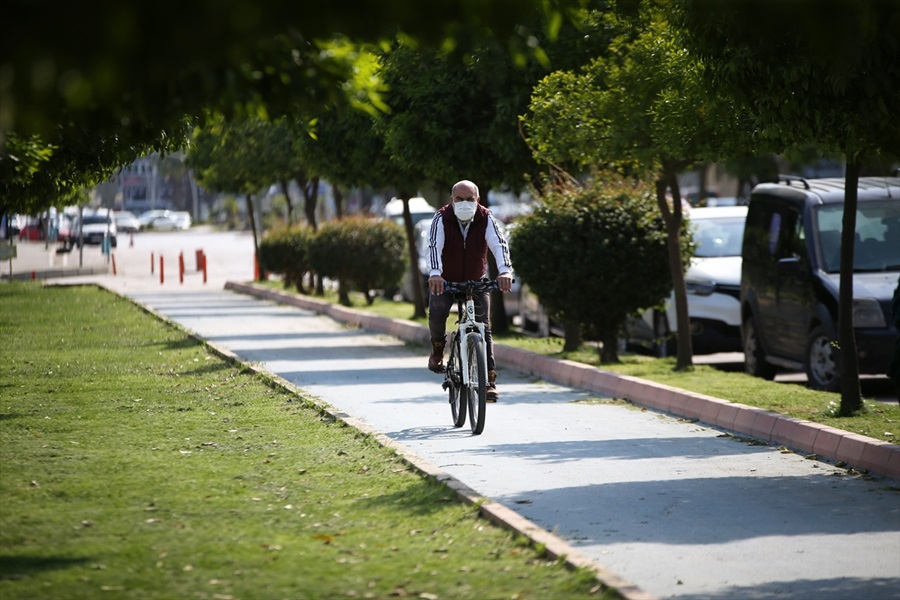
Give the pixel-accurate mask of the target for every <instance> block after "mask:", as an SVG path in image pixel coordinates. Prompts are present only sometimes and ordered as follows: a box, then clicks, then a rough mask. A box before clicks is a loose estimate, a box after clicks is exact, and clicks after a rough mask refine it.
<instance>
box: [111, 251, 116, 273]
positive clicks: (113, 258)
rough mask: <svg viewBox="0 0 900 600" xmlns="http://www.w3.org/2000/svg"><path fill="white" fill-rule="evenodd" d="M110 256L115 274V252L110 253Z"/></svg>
mask: <svg viewBox="0 0 900 600" xmlns="http://www.w3.org/2000/svg"><path fill="white" fill-rule="evenodd" d="M110 258H112V265H113V275H115V274H116V255H115V254H111V255H110Z"/></svg>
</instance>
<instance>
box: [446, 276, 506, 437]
mask: <svg viewBox="0 0 900 600" xmlns="http://www.w3.org/2000/svg"><path fill="white" fill-rule="evenodd" d="M444 289H445V290H446V291H448V292H451V293H452V294H454V300H456V303H457V305H456V312H457V321H456V323H457V330H456V331H453V332H451V334H450V357H449V358H448V360H447V369H446V372H445V374H444V383H443V388H444V389H445V390H448V392H449V396H450V412H451V414H452V416H453V426H454V427H462V426H463V425H465V424H466V407H467V408H468V413H469V426H470V427H471V428H472V433H473V434H475V435H478V434H480V433H481V432H482V431H484V421H485V406H486V402H487V400H486V398H487V345H486V344H485V339H484V323H479V322H477V321H476V320H475V300H474V299H473V297H472V296H473V294H475V293H476V292H489V291H493V290H496V289H499V287H498V285H497V280H496V279H494V280H488V279H484V280H481V281H462V282H457V283H451V282H449V281H448V282H446V283H445V284H444ZM463 394H465V406H464V405H463Z"/></svg>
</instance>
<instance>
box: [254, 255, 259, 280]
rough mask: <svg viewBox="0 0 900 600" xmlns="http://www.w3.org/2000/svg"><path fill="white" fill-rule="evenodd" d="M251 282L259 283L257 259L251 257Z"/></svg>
mask: <svg viewBox="0 0 900 600" xmlns="http://www.w3.org/2000/svg"><path fill="white" fill-rule="evenodd" d="M253 281H259V259H258V258H257V257H256V255H255V254H254V255H253Z"/></svg>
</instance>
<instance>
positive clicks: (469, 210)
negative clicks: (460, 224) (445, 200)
mask: <svg viewBox="0 0 900 600" xmlns="http://www.w3.org/2000/svg"><path fill="white" fill-rule="evenodd" d="M477 205H478V203H477V202H476V201H474V200H473V201H471V202H454V203H453V214H455V215H456V218H457V219H459V220H460V221H471V220H472V217H474V216H475V207H476V206H477Z"/></svg>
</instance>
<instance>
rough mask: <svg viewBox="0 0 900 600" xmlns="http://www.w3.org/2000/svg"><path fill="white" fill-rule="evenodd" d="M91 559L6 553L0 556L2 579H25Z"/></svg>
mask: <svg viewBox="0 0 900 600" xmlns="http://www.w3.org/2000/svg"><path fill="white" fill-rule="evenodd" d="M90 561H91V559H90V558H85V557H81V558H69V557H63V556H28V555H17V554H13V555H10V554H4V555H2V556H0V579H23V578H25V577H28V576H29V575H34V574H39V573H43V572H45V571H55V570H58V569H68V568H71V567H77V566H79V565H83V564H85V563H88V562H90Z"/></svg>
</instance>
